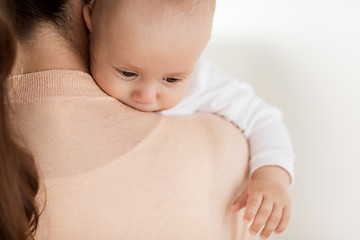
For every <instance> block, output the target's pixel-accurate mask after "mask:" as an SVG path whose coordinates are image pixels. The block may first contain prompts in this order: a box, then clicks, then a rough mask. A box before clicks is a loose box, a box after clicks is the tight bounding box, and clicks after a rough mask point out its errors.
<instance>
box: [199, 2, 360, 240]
mask: <svg viewBox="0 0 360 240" xmlns="http://www.w3.org/2000/svg"><path fill="white" fill-rule="evenodd" d="M205 55H206V56H207V58H208V59H210V60H211V61H212V62H215V63H217V64H218V65H219V66H221V67H222V68H223V69H225V70H226V71H227V72H228V73H229V74H230V75H232V76H234V77H236V78H238V79H240V80H241V81H246V82H249V83H250V84H251V85H252V86H253V87H254V88H255V90H256V92H257V93H258V95H260V96H262V97H263V98H264V99H265V100H267V101H268V102H269V103H271V104H273V105H275V106H278V107H280V108H281V109H282V110H283V113H284V118H285V122H286V123H287V125H288V128H289V131H290V134H291V136H292V139H293V143H294V148H295V153H296V157H297V160H296V181H295V185H294V187H293V188H292V189H291V193H292V198H293V217H292V220H291V223H290V225H289V227H288V229H287V230H286V231H285V232H284V233H283V234H281V235H274V236H272V237H271V238H270V239H274V240H276V239H277V240H283V239H287V240H312V239H314V240H315V239H316V240H319V239H324V240H339V239H360V232H359V227H360V66H359V65H360V0H218V2H217V9H216V14H215V20H214V29H213V36H212V40H211V41H210V43H209V46H208V48H207V49H206V52H205Z"/></svg>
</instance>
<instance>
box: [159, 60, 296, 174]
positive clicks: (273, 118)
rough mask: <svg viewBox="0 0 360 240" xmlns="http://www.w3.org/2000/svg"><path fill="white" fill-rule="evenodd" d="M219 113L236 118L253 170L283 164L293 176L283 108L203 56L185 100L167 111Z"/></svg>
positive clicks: (234, 119) (290, 149) (235, 121)
mask: <svg viewBox="0 0 360 240" xmlns="http://www.w3.org/2000/svg"><path fill="white" fill-rule="evenodd" d="M195 112H212V113H217V114H219V115H221V116H223V117H225V118H226V119H227V120H229V121H232V122H234V123H235V124H236V125H237V126H238V127H239V128H240V129H241V130H242V131H243V132H244V134H245V136H246V137H247V139H248V141H249V145H250V156H251V158H250V174H252V173H253V172H254V171H255V170H256V169H258V168H259V167H262V166H266V165H275V166H280V167H282V168H284V169H285V170H286V171H287V172H288V173H289V174H290V176H291V179H292V181H293V179H294V154H293V150H292V143H291V140H290V136H289V134H288V131H287V129H286V126H285V123H284V122H283V119H282V114H281V112H280V111H279V110H278V109H277V108H274V107H272V106H269V105H268V104H267V103H266V102H264V100H262V99H261V98H259V97H258V96H256V95H255V93H254V91H253V89H252V88H251V87H250V86H249V85H248V84H246V83H241V82H239V81H237V80H236V79H232V78H230V77H229V76H228V75H226V74H225V73H224V72H223V71H222V70H221V69H220V68H218V67H216V66H214V65H213V64H211V63H209V62H208V61H207V60H206V59H204V58H201V59H200V60H199V62H198V65H197V67H196V70H195V72H194V75H193V79H192V82H191V84H190V86H189V89H188V91H187V93H186V95H185V97H184V98H183V99H182V101H181V102H180V103H179V104H178V105H177V106H175V107H174V108H172V109H169V110H166V111H162V112H161V113H162V114H165V115H184V114H193V113H195Z"/></svg>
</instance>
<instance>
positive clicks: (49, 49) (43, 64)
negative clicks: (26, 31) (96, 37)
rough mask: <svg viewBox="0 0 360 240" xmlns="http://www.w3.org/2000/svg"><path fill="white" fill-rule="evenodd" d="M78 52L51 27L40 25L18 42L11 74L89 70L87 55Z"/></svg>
mask: <svg viewBox="0 0 360 240" xmlns="http://www.w3.org/2000/svg"><path fill="white" fill-rule="evenodd" d="M84 44H86V42H85V43H84ZM81 47H84V46H79V48H81ZM80 52H81V51H79V50H78V49H76V47H75V46H73V44H71V43H70V42H69V41H68V40H66V39H64V38H63V37H62V36H61V35H60V34H59V32H58V31H56V30H55V29H54V28H53V27H50V26H45V27H42V28H40V29H38V30H37V31H36V33H34V34H32V36H31V38H28V39H26V40H23V41H19V42H18V50H17V57H16V61H15V65H14V68H13V72H12V75H18V74H25V73H31V72H38V71H44V70H59V69H68V70H78V71H83V72H89V71H88V59H87V58H88V56H87V54H80ZM82 52H84V51H82ZM82 55H83V56H82ZM85 55H86V56H85Z"/></svg>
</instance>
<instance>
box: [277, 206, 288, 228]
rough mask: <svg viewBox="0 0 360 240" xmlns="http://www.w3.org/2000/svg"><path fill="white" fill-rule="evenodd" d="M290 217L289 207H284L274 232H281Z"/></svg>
mask: <svg viewBox="0 0 360 240" xmlns="http://www.w3.org/2000/svg"><path fill="white" fill-rule="evenodd" d="M290 217H291V209H290V207H285V208H284V210H283V214H282V218H281V221H280V223H279V226H278V227H277V228H276V229H275V233H281V232H283V231H284V230H285V228H286V227H287V225H288V224H289V221H290Z"/></svg>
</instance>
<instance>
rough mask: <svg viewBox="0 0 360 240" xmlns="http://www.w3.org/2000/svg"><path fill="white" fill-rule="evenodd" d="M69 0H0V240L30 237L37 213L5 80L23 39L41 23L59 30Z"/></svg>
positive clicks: (30, 166) (30, 164)
mask: <svg viewBox="0 0 360 240" xmlns="http://www.w3.org/2000/svg"><path fill="white" fill-rule="evenodd" d="M69 3H70V0H51V1H49V0H37V1H36V0H0V192H1V194H0V239H6V240H25V239H33V235H34V233H35V230H36V228H37V225H38V218H39V213H38V209H37V206H36V204H35V196H36V194H37V192H38V189H39V179H38V172H37V169H36V166H35V163H34V159H33V158H32V156H31V155H30V154H28V153H27V152H25V151H24V150H23V149H22V148H21V147H20V146H19V145H18V144H16V142H15V141H14V135H13V134H12V133H11V128H10V125H9V120H8V113H9V106H8V105H7V104H6V79H7V78H8V76H9V74H10V72H11V69H12V66H13V64H14V60H15V57H16V44H17V43H16V38H17V39H18V40H24V39H26V38H27V37H29V35H30V34H31V33H32V31H33V30H34V29H35V28H36V27H38V26H41V24H44V23H50V24H53V25H55V27H57V29H59V30H60V31H62V29H64V27H63V26H65V24H64V21H66V19H67V13H66V9H68V8H67V4H69Z"/></svg>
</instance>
